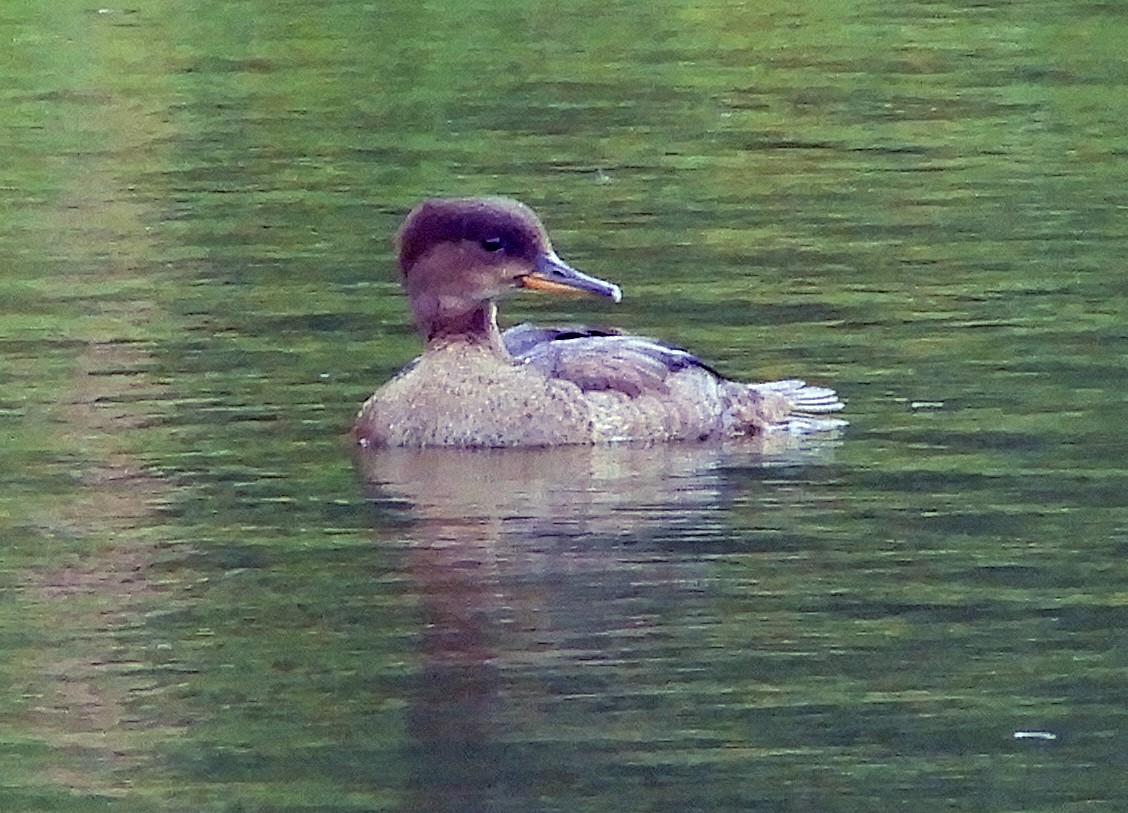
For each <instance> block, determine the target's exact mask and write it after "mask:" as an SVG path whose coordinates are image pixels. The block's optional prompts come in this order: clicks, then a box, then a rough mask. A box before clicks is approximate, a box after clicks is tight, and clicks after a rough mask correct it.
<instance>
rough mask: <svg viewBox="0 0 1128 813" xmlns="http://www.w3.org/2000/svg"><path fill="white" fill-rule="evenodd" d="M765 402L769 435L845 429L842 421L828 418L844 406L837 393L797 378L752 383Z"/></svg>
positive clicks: (764, 411) (766, 424)
mask: <svg viewBox="0 0 1128 813" xmlns="http://www.w3.org/2000/svg"><path fill="white" fill-rule="evenodd" d="M749 389H750V390H752V391H753V392H755V393H756V394H757V395H759V396H760V397H761V398H762V399H763V400H762V406H761V409H762V415H763V417H764V419H765V420H764V423H763V427H762V428H763V430H764V431H768V432H791V433H792V434H806V433H808V432H830V431H832V430H834V429H841V428H842V427H843V426H846V421H844V420H842V419H841V418H825V417H822V416H824V415H829V414H830V413H832V412H838V411H839V410H840V409H842V408H843V407H844V406H845V405H844V404H843V403H842V401H841V400H839V398H838V394H837V393H835V391H834V390H832V389H829V388H827V387H812V386H809V385H808V384H806V383H805V382H803V381H800V380H799V379H797V378H789V379H787V380H786V381H769V382H767V383H765V384H751V385H749Z"/></svg>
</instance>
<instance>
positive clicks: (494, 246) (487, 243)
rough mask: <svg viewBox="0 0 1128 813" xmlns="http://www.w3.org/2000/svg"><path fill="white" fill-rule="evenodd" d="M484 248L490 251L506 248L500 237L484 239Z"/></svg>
mask: <svg viewBox="0 0 1128 813" xmlns="http://www.w3.org/2000/svg"><path fill="white" fill-rule="evenodd" d="M482 248H484V249H485V250H486V251H490V252H493V251H501V250H502V249H503V248H505V244H504V243H503V242H502V240H501V238H500V237H487V238H486V239H484V240H483V241H482Z"/></svg>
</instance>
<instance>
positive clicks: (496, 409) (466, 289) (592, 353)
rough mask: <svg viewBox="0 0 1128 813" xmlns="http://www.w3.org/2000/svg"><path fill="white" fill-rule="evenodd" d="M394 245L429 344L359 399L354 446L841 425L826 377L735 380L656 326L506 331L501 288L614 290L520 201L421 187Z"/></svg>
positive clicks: (661, 436) (557, 440)
mask: <svg viewBox="0 0 1128 813" xmlns="http://www.w3.org/2000/svg"><path fill="white" fill-rule="evenodd" d="M396 248H397V251H398V264H399V270H400V274H401V281H402V283H403V287H404V289H405V291H406V293H407V296H408V299H409V301H410V303H411V310H412V314H413V315H414V320H415V326H416V328H417V329H418V331H419V333H420V335H421V336H422V337H423V340H424V342H425V348H424V351H423V355H422V356H420V357H419V358H417V359H416V360H415V361H414V362H412V363H411V364H410V365H408V366H407V367H406V368H405V369H404V370H402V371H401V372H400V373H399V374H398V375H396V376H395V377H394V378H393V379H392V380H390V381H389V382H387V383H386V384H384V385H383V386H382V387H380V388H379V389H378V390H376V392H375V393H374V394H373V395H372V396H371V397H370V398H368V400H367V401H365V403H364V405H363V406H362V407H361V409H360V412H359V413H358V415H357V418H356V423H355V426H354V437H355V440H356V442H357V444H358V445H360V446H361V447H381V446H402V447H426V446H456V447H530V446H555V445H564V444H602V443H620V442H646V443H656V442H672V441H695V442H700V441H708V440H710V439H721V438H736V437H740V436H751V435H757V434H766V433H772V432H791V433H810V432H825V431H830V430H834V429H837V428H839V427H841V426H843V425H844V424H845V422H844V421H842V420H839V419H837V418H832V417H829V416H830V414H831V413H834V412H837V411H838V410H840V409H842V407H843V404H842V402H841V401H840V400H839V398H838V396H837V395H836V394H835V392H834V391H833V390H831V389H828V388H826V387H819V386H809V385H807V384H806V383H804V382H803V381H800V380H798V379H787V380H783V381H770V382H765V383H742V382H739V381H734V380H731V379H729V378H727V377H726V376H724V375H722V374H721V373H719V372H718V371H717V370H716V369H714V368H713V367H712V366H710V365H709V364H707V363H706V362H704V361H702V360H701V359H699V358H698V357H697V356H695V355H693V354H691V353H689V352H688V351H686V350H683V349H681V348H679V347H675V346H672V345H669V344H665V343H663V342H660V341H657V340H654V339H649V338H645V337H642V336H635V335H629V334H626V333H623V332H620V331H618V330H614V329H608V328H595V327H545V326H535V325H530V324H522V325H518V326H516V327H513V328H510V329H509V330H506V331H505V332H504V333H503V332H501V330H500V329H499V328H498V324H497V300H498V299H500V298H502V297H504V296H506V295H508V294H510V293H512V292H514V291H517V290H519V289H531V290H535V291H543V292H548V293H576V292H580V293H585V294H590V295H594V296H598V297H604V298H606V299H610V300H611V301H612V302H616V303H617V302H619V301H620V300H621V299H622V292H621V290H620V288H619V286H617V285H614V284H612V283H610V282H606V281H604V280H602V279H598V278H596V277H594V276H591V275H589V274H585V273H583V272H581V271H578V270H576V269H575V268H573V267H572V266H571V265H569V264H568V263H566V262H565V261H564V260H562V259H561V258H560V256H559V255H558V254H557V253H556V251H555V250H554V249H553V247H552V243H551V241H550V240H549V236H548V232H547V231H546V230H545V227H544V225H543V224H542V223H541V221H540V218H538V217H537V215H536V214H535V213H534V212H533V210H532V209H530V208H529V207H528V206H526V205H524V204H523V203H520V202H519V201H516V200H513V199H511V198H505V197H470V198H431V199H428V200H425V201H423V202H422V203H420V204H419V205H418V206H416V207H415V208H414V209H413V210H412V211H411V213H410V214H409V215H408V216H407V219H406V220H405V221H404V223H403V225H402V227H401V228H400V230H399V232H398V234H397V235H396Z"/></svg>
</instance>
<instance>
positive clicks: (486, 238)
mask: <svg viewBox="0 0 1128 813" xmlns="http://www.w3.org/2000/svg"><path fill="white" fill-rule="evenodd" d="M444 244H447V245H456V246H461V247H462V248H463V249H466V250H469V251H470V252H472V253H473V254H474V255H476V256H468V257H465V258H464V259H465V260H466V261H468V262H469V261H472V260H474V259H478V260H480V261H486V262H491V261H490V259H489V258H490V257H495V258H497V259H501V258H500V257H497V255H498V254H499V252H504V254H503V255H502V256H504V257H507V258H508V259H509V260H511V261H520V260H524V261H525V262H528V263H532V262H533V260H534V259H535V258H536V257H537V256H538V255H539V254H543V253H544V252H546V251H550V250H551V244H550V243H549V240H548V234H547V233H546V232H545V229H544V226H542V225H541V222H540V219H539V218H538V217H537V216H536V214H535V213H534V212H533V210H532V209H530V208H529V207H528V206H526V205H525V204H523V203H521V202H520V201H516V200H512V199H510V198H501V197H488V198H431V199H430V200H425V201H423V202H422V203H420V204H419V205H418V206H416V207H415V209H413V210H412V212H411V214H409V215H408V216H407V220H405V221H404V224H403V226H402V227H401V228H400V231H399V234H398V235H397V236H396V247H397V248H398V249H399V266H400V271H402V272H403V274H404V276H407V275H408V274H410V272H411V270H412V268H414V266H415V264H416V263H417V262H418V261H419V260H420V259H421V258H423V257H426V256H427V254H428V253H429V252H431V251H433V250H434V249H436V248H438V247H440V246H442V245H444ZM474 249H477V250H476V251H475V250H474ZM479 251H480V252H481V253H480V254H479V253H478V252H479Z"/></svg>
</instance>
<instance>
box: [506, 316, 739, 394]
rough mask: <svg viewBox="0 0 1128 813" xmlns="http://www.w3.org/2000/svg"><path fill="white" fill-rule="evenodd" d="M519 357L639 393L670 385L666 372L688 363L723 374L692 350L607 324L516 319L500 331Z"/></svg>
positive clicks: (564, 375) (582, 381) (580, 379)
mask: <svg viewBox="0 0 1128 813" xmlns="http://www.w3.org/2000/svg"><path fill="white" fill-rule="evenodd" d="M502 341H504V342H505V346H506V348H507V349H508V350H509V352H510V353H511V354H512V355H513V357H514V358H516V359H517V360H518V361H520V362H522V363H524V364H529V365H531V366H533V367H535V368H536V369H538V370H540V371H541V372H542V373H544V374H545V375H547V376H550V377H553V378H560V379H564V380H567V381H571V382H573V383H574V384H576V385H577V386H579V387H580V388H581V389H583V390H614V391H617V392H622V393H625V394H626V395H628V396H631V397H632V398H633V397H637V396H639V395H643V394H644V393H666V392H668V391H669V387H668V384H667V380H668V378H669V376H671V375H673V374H674V373H677V372H679V371H681V370H684V369H686V368H687V367H698V368H701V369H703V370H705V371H707V372H709V373H711V374H712V375H714V376H717V377H718V378H720V377H721V376H720V375H719V374H718V373H717V372H716V371H715V370H713V369H712V368H711V367H709V366H708V365H707V364H705V363H704V362H702V361H701V360H700V359H698V358H697V357H696V356H694V355H693V354H691V353H688V352H686V351H685V350H682V349H681V348H679V347H673V346H671V345H667V344H662V343H660V342H656V341H653V340H652V339H646V338H643V337H641V336H630V335H624V334H622V333H619V332H618V331H615V330H609V329H605V328H588V327H583V328H571V327H567V328H562V327H536V326H534V325H519V326H517V327H515V328H511V329H510V330H507V331H506V332H505V333H504V334H502Z"/></svg>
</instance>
